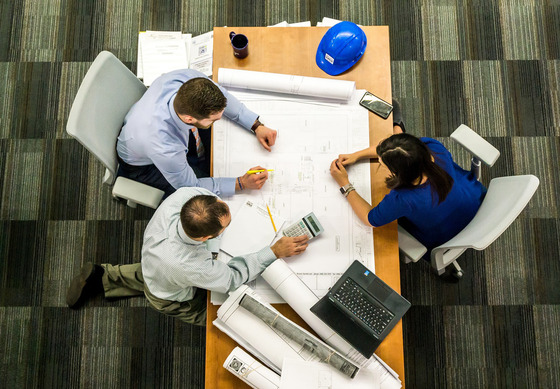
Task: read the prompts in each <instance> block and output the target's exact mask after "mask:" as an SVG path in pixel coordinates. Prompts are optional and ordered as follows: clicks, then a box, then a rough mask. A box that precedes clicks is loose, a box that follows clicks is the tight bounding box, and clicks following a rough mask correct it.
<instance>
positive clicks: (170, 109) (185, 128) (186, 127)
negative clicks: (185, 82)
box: [167, 93, 193, 130]
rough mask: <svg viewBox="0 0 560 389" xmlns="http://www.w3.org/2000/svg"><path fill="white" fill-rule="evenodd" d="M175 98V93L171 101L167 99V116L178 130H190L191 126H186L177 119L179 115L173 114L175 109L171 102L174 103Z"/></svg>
mask: <svg viewBox="0 0 560 389" xmlns="http://www.w3.org/2000/svg"><path fill="white" fill-rule="evenodd" d="M175 97H177V93H175V94H174V95H173V96H172V97H171V99H169V103H167V108H168V109H169V115H170V116H171V118H172V119H173V122H174V123H175V124H176V125H177V127H178V128H179V129H180V130H190V129H191V128H192V127H193V126H191V125H188V124H187V123H185V122H183V121H182V120H181V119H179V115H177V112H175V108H174V107H173V102H174V101H175Z"/></svg>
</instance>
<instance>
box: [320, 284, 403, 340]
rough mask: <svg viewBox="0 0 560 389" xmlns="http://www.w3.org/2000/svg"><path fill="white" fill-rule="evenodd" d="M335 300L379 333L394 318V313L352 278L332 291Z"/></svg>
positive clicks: (330, 295) (331, 295)
mask: <svg viewBox="0 0 560 389" xmlns="http://www.w3.org/2000/svg"><path fill="white" fill-rule="evenodd" d="M329 297H332V298H333V299H334V300H335V301H337V302H338V303H340V304H341V305H342V306H343V307H345V308H346V309H348V310H349V311H350V312H351V313H352V314H354V315H355V316H356V317H358V318H359V319H360V320H361V321H362V322H363V323H364V324H365V325H366V326H367V327H369V328H371V329H372V330H373V332H375V333H376V334H377V335H381V333H382V332H383V330H384V329H385V327H387V325H388V324H389V322H390V321H391V319H392V318H393V314H392V313H391V312H389V311H388V310H387V309H385V308H384V307H383V306H382V305H381V304H379V303H378V302H377V301H375V300H373V299H372V298H371V297H369V296H368V295H367V294H366V293H365V292H364V290H363V289H362V288H361V287H360V286H359V285H358V284H357V283H356V282H355V281H354V280H352V279H351V278H346V280H345V281H344V282H343V283H342V285H341V286H340V288H338V290H337V291H336V292H333V293H330V294H329Z"/></svg>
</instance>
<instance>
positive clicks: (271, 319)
mask: <svg viewBox="0 0 560 389" xmlns="http://www.w3.org/2000/svg"><path fill="white" fill-rule="evenodd" d="M239 305H240V306H242V307H243V308H245V309H246V310H248V311H249V312H251V313H252V314H253V315H255V316H256V317H258V318H259V319H260V320H262V321H263V322H265V323H266V324H267V325H269V326H270V327H272V328H275V329H276V330H278V331H280V332H281V333H282V334H284V336H287V337H288V338H290V339H292V340H294V341H295V342H297V343H298V344H300V345H302V346H303V347H304V348H307V349H308V350H309V351H310V352H311V353H313V354H315V355H316V356H317V357H318V358H319V360H320V361H321V362H324V363H328V364H329V365H331V366H332V367H334V368H335V369H337V370H339V371H340V372H341V373H343V374H344V375H347V376H348V377H351V378H352V377H354V376H355V375H356V373H357V372H358V370H359V369H358V367H357V366H355V365H354V364H352V363H351V362H349V361H348V360H347V359H346V358H344V357H343V356H342V355H341V354H339V353H338V352H337V351H336V350H334V349H333V348H331V347H329V346H327V345H326V344H324V343H323V342H321V341H320V340H319V339H317V338H316V337H315V336H313V335H311V334H310V333H308V332H307V331H305V330H304V329H303V328H301V327H300V326H298V325H297V324H295V323H294V322H292V321H290V320H288V319H286V318H285V317H284V316H282V315H280V314H279V313H278V312H275V311H273V310H272V309H270V308H269V307H267V306H266V305H264V304H262V303H260V302H258V301H257V300H255V299H254V298H252V297H251V296H249V295H247V294H246V295H245V296H243V298H242V299H241V301H240V302H239Z"/></svg>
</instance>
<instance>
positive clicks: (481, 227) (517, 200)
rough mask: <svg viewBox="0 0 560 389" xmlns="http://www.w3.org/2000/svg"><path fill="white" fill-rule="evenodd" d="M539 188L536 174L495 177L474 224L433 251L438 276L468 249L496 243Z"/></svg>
mask: <svg viewBox="0 0 560 389" xmlns="http://www.w3.org/2000/svg"><path fill="white" fill-rule="evenodd" d="M538 186H539V179H538V178H537V177H535V176H533V175H525V176H509V177H500V178H494V179H493V180H492V181H490V185H489V186H488V193H487V194H486V197H485V198H484V201H483V202H482V205H481V206H480V208H479V209H478V212H477V213H476V215H475V217H474V218H473V219H472V220H471V222H470V223H469V224H468V225H467V226H466V227H465V228H464V229H463V230H462V231H461V232H459V233H458V234H457V235H455V237H453V238H452V239H450V240H449V241H448V242H446V243H444V244H442V245H440V246H438V247H436V248H434V249H433V250H432V253H431V256H432V263H433V264H434V266H435V267H436V270H437V271H438V273H442V269H444V268H445V267H446V266H447V265H449V264H450V263H452V262H454V261H455V259H456V258H457V257H458V256H459V255H460V254H461V253H462V252H463V251H465V250H466V249H468V248H473V249H476V250H484V249H485V248H486V247H488V246H489V245H490V244H491V243H492V242H494V241H495V240H496V239H497V238H498V237H499V236H500V235H501V234H502V233H503V232H504V231H505V230H506V229H507V228H508V227H509V225H510V224H511V223H513V221H514V220H515V219H516V218H517V216H519V214H520V213H521V211H523V209H524V208H525V206H526V205H527V203H528V202H529V200H531V197H533V194H534V193H535V191H536V190H537V188H538Z"/></svg>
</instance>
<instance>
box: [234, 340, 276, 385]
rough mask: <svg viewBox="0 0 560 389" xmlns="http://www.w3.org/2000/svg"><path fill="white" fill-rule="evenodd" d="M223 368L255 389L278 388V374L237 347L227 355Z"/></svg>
mask: <svg viewBox="0 0 560 389" xmlns="http://www.w3.org/2000/svg"><path fill="white" fill-rule="evenodd" d="M224 368H226V370H228V371H229V372H230V373H232V374H233V375H235V376H236V377H237V378H239V379H240V380H242V381H243V382H245V383H246V384H247V385H249V386H250V387H252V388H255V389H278V387H279V386H280V376H279V375H278V374H276V373H275V372H273V371H272V370H270V369H269V368H267V367H266V366H263V364H262V363H260V362H259V361H257V360H256V359H255V358H253V357H252V356H251V355H249V354H248V353H246V352H245V351H244V350H242V349H241V348H239V347H236V348H234V349H233V351H232V352H231V353H230V354H229V355H228V357H227V358H226V361H225V362H224Z"/></svg>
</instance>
